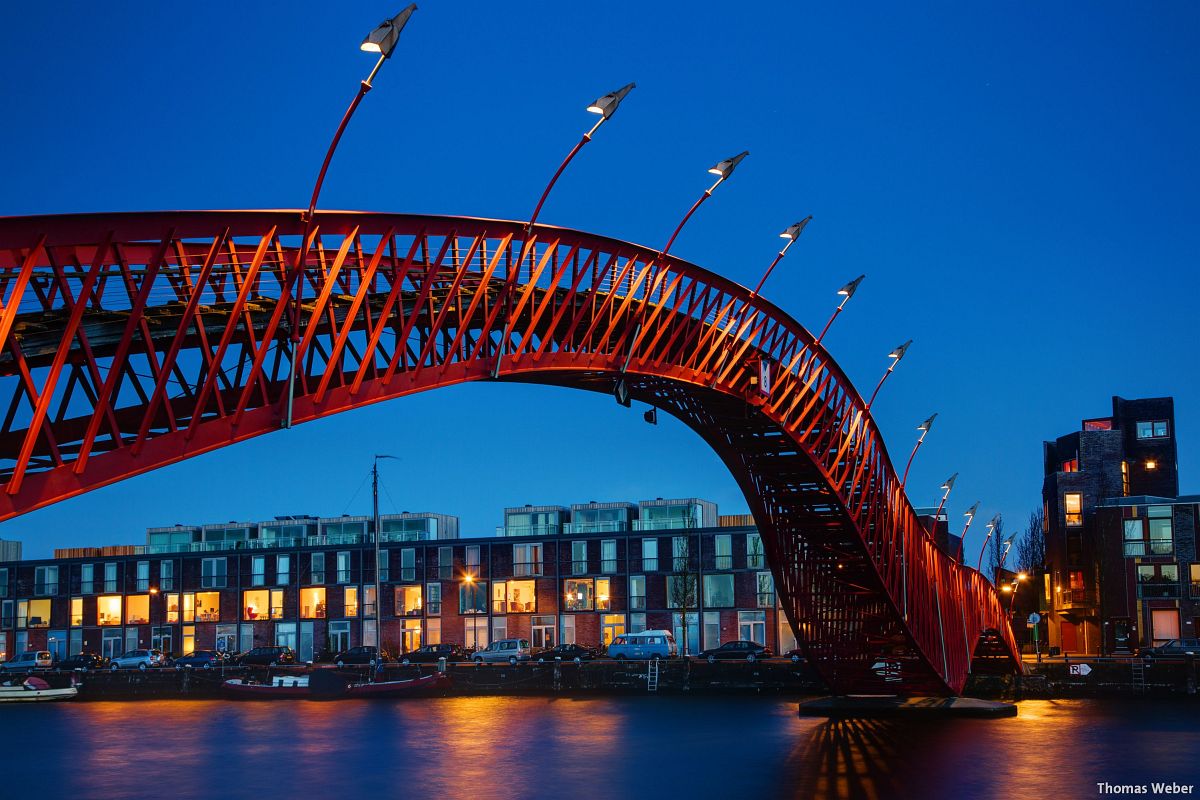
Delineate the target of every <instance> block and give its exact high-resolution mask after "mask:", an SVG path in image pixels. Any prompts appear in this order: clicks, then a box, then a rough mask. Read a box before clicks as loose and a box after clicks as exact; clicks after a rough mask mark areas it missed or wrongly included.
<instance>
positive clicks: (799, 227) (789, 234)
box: [779, 214, 812, 242]
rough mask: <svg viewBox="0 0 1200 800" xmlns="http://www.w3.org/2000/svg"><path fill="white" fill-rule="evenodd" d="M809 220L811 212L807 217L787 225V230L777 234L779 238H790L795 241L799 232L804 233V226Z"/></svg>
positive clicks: (798, 236)
mask: <svg viewBox="0 0 1200 800" xmlns="http://www.w3.org/2000/svg"><path fill="white" fill-rule="evenodd" d="M811 221H812V214H809V215H808V216H807V217H805V218H804V219H802V220H800V221H799V222H797V223H795V224H793V225H789V226H788V227H787V230H785V231H784V232H783V233H781V234H779V238H780V239H791V240H792V241H793V242H794V241H796V240H797V239H799V238H800V234H802V233H804V229H805V227H807V226H808V223H809V222H811Z"/></svg>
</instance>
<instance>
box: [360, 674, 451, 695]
mask: <svg viewBox="0 0 1200 800" xmlns="http://www.w3.org/2000/svg"><path fill="white" fill-rule="evenodd" d="M452 683H453V681H452V680H451V679H450V676H449V675H447V674H445V673H443V672H439V673H436V674H434V675H422V676H421V677H419V678H410V679H409V680H404V681H375V682H374V683H366V682H364V683H351V684H348V685H347V686H346V691H345V693H344V694H343V695H342V696H343V697H408V696H411V695H416V694H423V693H425V692H431V691H436V690H438V689H448V688H449V687H450V686H451V684H452Z"/></svg>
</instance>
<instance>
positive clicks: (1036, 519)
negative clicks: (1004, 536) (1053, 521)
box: [1017, 508, 1046, 574]
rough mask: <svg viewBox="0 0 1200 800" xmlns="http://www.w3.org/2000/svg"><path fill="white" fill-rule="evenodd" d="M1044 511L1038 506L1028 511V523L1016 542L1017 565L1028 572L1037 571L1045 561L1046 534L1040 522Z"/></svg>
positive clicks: (1043, 517)
mask: <svg viewBox="0 0 1200 800" xmlns="http://www.w3.org/2000/svg"><path fill="white" fill-rule="evenodd" d="M1044 520H1045V512H1044V511H1043V510H1042V509H1041V508H1038V509H1036V510H1035V511H1031V512H1030V513H1029V524H1028V525H1026V527H1025V532H1024V533H1023V534H1021V539H1020V541H1018V542H1017V567H1018V568H1019V569H1021V570H1024V571H1025V572H1028V573H1030V574H1032V573H1035V572H1038V571H1040V570H1041V568H1042V567H1043V566H1044V565H1045V563H1046V536H1045V534H1044V533H1043V528H1042V523H1043V521H1044Z"/></svg>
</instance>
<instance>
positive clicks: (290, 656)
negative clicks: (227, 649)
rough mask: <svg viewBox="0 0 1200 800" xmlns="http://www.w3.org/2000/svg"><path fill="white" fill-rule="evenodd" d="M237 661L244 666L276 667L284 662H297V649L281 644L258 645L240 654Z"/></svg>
mask: <svg viewBox="0 0 1200 800" xmlns="http://www.w3.org/2000/svg"><path fill="white" fill-rule="evenodd" d="M236 663H238V664H240V665H241V666H244V667H275V666H279V665H282V664H295V663H296V651H295V650H293V649H292V648H290V647H281V646H279V645H274V646H271V647H256V648H254V649H253V650H247V651H246V652H245V653H242V654H241V655H240V656H238V658H237V662H236Z"/></svg>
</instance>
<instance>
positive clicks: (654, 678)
mask: <svg viewBox="0 0 1200 800" xmlns="http://www.w3.org/2000/svg"><path fill="white" fill-rule="evenodd" d="M646 691H647V692H657V691H658V659H657V658H652V659H650V663H649V664H647V665H646Z"/></svg>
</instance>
